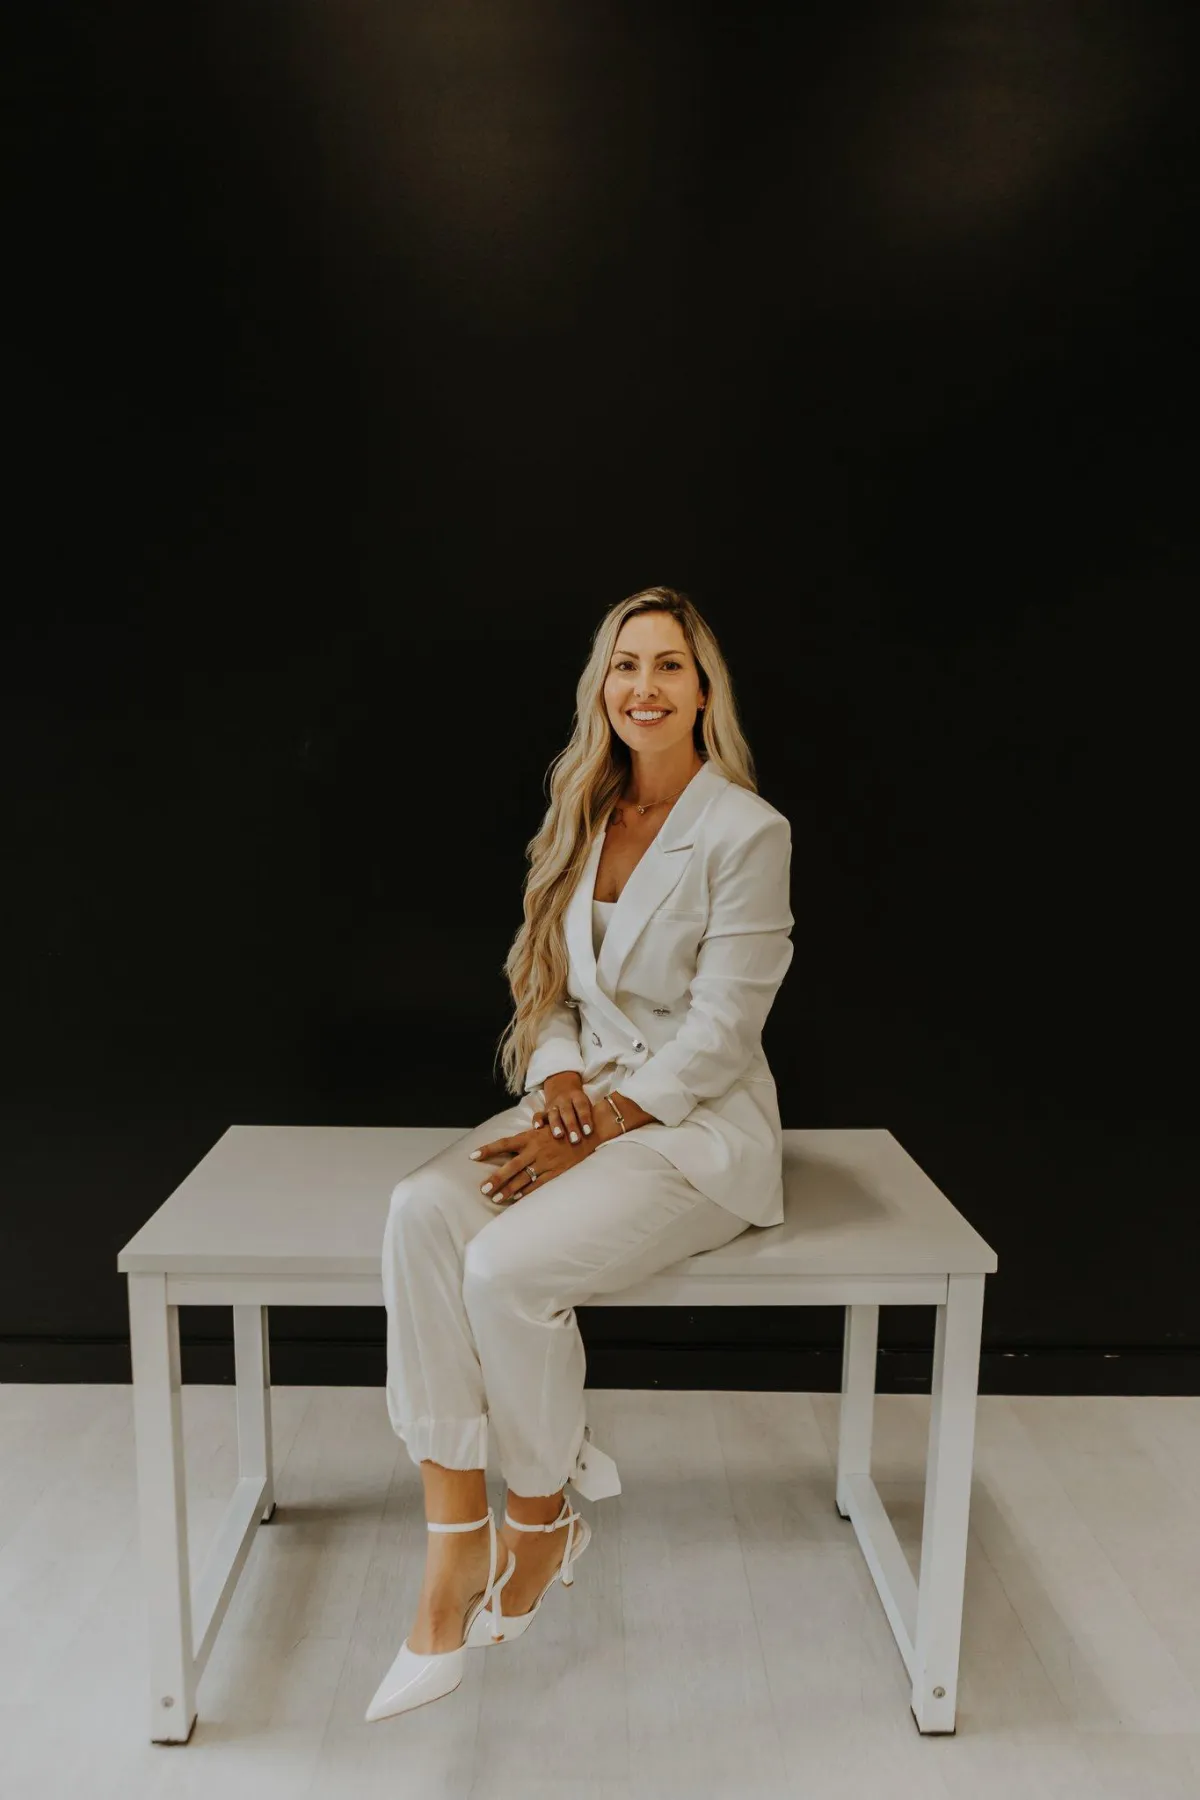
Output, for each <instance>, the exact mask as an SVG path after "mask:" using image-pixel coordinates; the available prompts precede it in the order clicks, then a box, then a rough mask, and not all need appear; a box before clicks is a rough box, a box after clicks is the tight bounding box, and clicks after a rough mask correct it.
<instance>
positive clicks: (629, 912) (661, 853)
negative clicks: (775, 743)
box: [580, 763, 727, 1016]
mask: <svg viewBox="0 0 1200 1800" xmlns="http://www.w3.org/2000/svg"><path fill="white" fill-rule="evenodd" d="M726 785H727V783H726V780H725V777H724V776H723V775H719V774H718V773H717V771H716V770H715V769H713V768H712V767H711V765H710V764H708V763H705V764H704V766H703V768H701V769H698V770H697V771H696V773H695V775H694V776H693V777H692V779H691V781H689V782H688V785H687V787H686V788H685V789H684V791H683V793H682V794H681V795H680V796H679V799H678V800H677V801H676V802H675V804H674V806H673V807H672V808H671V810H670V812H669V813H668V814H667V817H666V821H665V823H664V825H663V828H662V830H661V831H660V832H659V833H658V835H657V837H656V838H655V839H654V840H653V842H652V843H651V844H650V845H649V846H648V848H647V849H646V851H645V853H644V854H643V856H642V859H641V861H640V862H639V863H638V865H637V867H636V868H635V869H634V871H633V874H632V875H631V876H630V877H629V880H628V881H627V882H626V883H625V886H624V887H623V888H622V890H621V896H620V898H619V899H618V901H617V904H616V906H615V907H614V909H613V915H612V918H611V919H610V920H609V921H608V929H607V931H606V932H605V934H604V942H603V943H602V944H601V946H600V960H599V962H598V963H597V962H596V960H595V958H594V957H592V970H593V975H594V980H595V983H596V986H597V987H598V988H599V989H600V991H601V993H602V994H603V995H605V996H606V997H607V998H610V999H611V996H612V995H613V994H614V993H615V992H616V988H617V980H618V977H619V976H620V973H621V969H622V967H623V966H624V963H625V959H626V957H627V956H628V955H629V952H630V951H631V950H632V949H633V946H634V944H635V943H636V942H637V940H638V938H639V937H640V935H641V933H642V930H643V929H644V927H645V925H646V922H647V920H648V919H649V917H650V915H651V913H652V912H653V911H654V909H655V907H656V906H661V905H662V903H663V901H664V900H665V899H666V898H667V896H668V895H669V894H670V893H671V890H672V889H673V888H675V887H676V886H677V885H678V883H679V880H680V877H681V876H682V874H683V871H684V870H685V868H686V867H687V865H688V863H689V861H690V860H691V851H692V846H693V845H694V843H695V841H696V829H697V827H698V825H699V823H700V819H701V817H702V816H703V814H704V811H705V809H706V808H707V807H708V805H709V803H710V802H711V801H712V800H713V799H714V798H715V796H716V795H717V793H719V791H720V789H721V788H722V787H725V786H726ZM596 860H597V861H598V860H599V857H597V859H596ZM589 867H590V869H591V875H590V878H589V879H585V881H584V882H582V883H581V884H580V885H581V886H582V887H585V888H586V894H587V920H586V924H587V932H586V936H587V948H588V952H589V954H590V953H591V910H592V890H593V888H594V886H595V863H594V862H593V863H590V864H589ZM622 1016H624V1015H622Z"/></svg>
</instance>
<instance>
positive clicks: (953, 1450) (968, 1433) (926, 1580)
mask: <svg viewBox="0 0 1200 1800" xmlns="http://www.w3.org/2000/svg"><path fill="white" fill-rule="evenodd" d="M983 1283H984V1277H983V1276H982V1275H951V1276H950V1277H949V1285H948V1289H947V1295H946V1304H945V1305H944V1306H939V1307H938V1308H937V1309H936V1314H937V1316H936V1324H935V1327H934V1339H933V1388H932V1395H931V1405H930V1419H929V1449H928V1454H927V1457H926V1464H925V1514H924V1522H923V1525H922V1531H921V1576H920V1584H919V1588H918V1593H917V1628H916V1633H915V1641H914V1647H913V1662H912V1668H911V1673H912V1678H913V1686H912V1711H913V1717H914V1718H915V1719H916V1721H917V1726H918V1729H919V1730H920V1731H922V1732H936V1733H949V1732H952V1731H953V1730H954V1718H955V1709H956V1706H957V1701H958V1654H959V1645H960V1642H961V1638H962V1611H963V1588H964V1585H965V1580H966V1564H967V1524H968V1515H969V1512H970V1505H971V1467H972V1462H973V1459H974V1454H975V1401H976V1396H977V1394H978V1391H979V1349H980V1338H981V1335H982V1327H983Z"/></svg>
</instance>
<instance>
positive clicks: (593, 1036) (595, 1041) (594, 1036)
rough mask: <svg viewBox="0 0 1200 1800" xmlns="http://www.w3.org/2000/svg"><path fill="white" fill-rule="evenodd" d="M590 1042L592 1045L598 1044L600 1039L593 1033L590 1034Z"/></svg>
mask: <svg viewBox="0 0 1200 1800" xmlns="http://www.w3.org/2000/svg"><path fill="white" fill-rule="evenodd" d="M592 1042H593V1044H598V1043H599V1042H600V1039H599V1038H598V1037H597V1036H596V1034H595V1032H594V1031H593V1033H592Z"/></svg>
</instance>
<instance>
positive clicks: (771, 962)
mask: <svg viewBox="0 0 1200 1800" xmlns="http://www.w3.org/2000/svg"><path fill="white" fill-rule="evenodd" d="M603 842H604V831H603V828H598V829H597V831H596V836H595V840H594V842H593V843H592V846H591V851H590V854H589V856H588V859H587V862H586V863H585V864H584V868H583V873H582V875H581V876H580V878H579V883H578V886H577V887H576V888H575V890H574V892H573V894H572V895H571V898H570V900H569V902H568V904H567V911H566V916H565V932H566V943H567V954H568V960H569V965H570V968H569V976H568V983H567V998H566V1000H565V1001H564V1003H563V1004H561V1005H559V1006H556V1007H555V1008H554V1009H553V1010H552V1011H551V1012H550V1013H548V1014H547V1016H546V1018H545V1019H544V1020H543V1022H542V1027H541V1031H540V1033H539V1035H538V1040H537V1045H536V1048H535V1050H534V1053H533V1056H532V1057H531V1058H530V1062H529V1067H528V1069H527V1071H526V1076H525V1090H526V1092H529V1090H530V1089H532V1088H536V1087H540V1086H541V1084H542V1083H543V1082H544V1081H546V1080H547V1079H548V1077H549V1076H551V1075H556V1074H558V1073H559V1072H560V1071H562V1070H564V1069H574V1070H577V1071H578V1072H579V1073H580V1074H581V1075H582V1076H583V1079H584V1085H585V1087H586V1088H587V1091H588V1093H589V1094H591V1096H592V1098H593V1099H597V1098H599V1097H600V1096H602V1095H603V1094H606V1093H609V1092H614V1091H617V1090H619V1091H620V1092H621V1093H622V1094H628V1096H629V1098H630V1099H631V1100H635V1101H636V1102H637V1103H638V1105H639V1106H641V1107H643V1108H644V1109H645V1110H646V1112H649V1113H653V1114H654V1118H655V1120H656V1121H658V1120H661V1121H662V1122H661V1124H659V1123H655V1124H651V1125H639V1126H638V1127H637V1128H636V1130H631V1132H630V1136H633V1137H638V1138H641V1139H643V1140H644V1141H645V1142H646V1143H647V1144H649V1145H651V1146H652V1147H653V1148H654V1149H655V1150H658V1151H660V1152H661V1153H662V1155H663V1156H665V1157H666V1158H667V1160H668V1162H671V1163H673V1164H674V1165H675V1167H676V1168H677V1169H680V1170H681V1171H682V1172H683V1174H685V1175H686V1176H687V1178H688V1180H689V1181H691V1182H692V1184H693V1186H695V1187H697V1188H699V1189H700V1191H701V1193H703V1194H707V1195H708V1196H709V1198H710V1199H712V1200H716V1201H718V1202H719V1203H720V1204H721V1205H722V1206H726V1207H728V1208H729V1209H730V1211H731V1212H734V1213H736V1214H737V1215H738V1216H739V1217H740V1218H743V1219H745V1220H747V1221H748V1223H750V1224H752V1225H779V1224H782V1222H783V1179H782V1157H783V1141H782V1134H781V1129H780V1121H779V1103H778V1099H777V1097H776V1093H775V1081H774V1078H773V1076H772V1074H771V1071H770V1069H769V1068H768V1066H767V1059H766V1057H765V1056H764V1055H763V1048H762V1028H763V1023H764V1021H765V1020H766V1017H767V1014H768V1013H769V1011H770V1010H771V1003H772V1001H773V1000H774V998H775V995H776V992H777V991H778V988H779V984H780V982H781V981H782V980H783V977H784V975H785V974H786V973H787V969H788V966H789V964H790V963H791V960H792V943H791V938H790V936H789V933H790V932H791V928H792V925H793V922H794V921H793V918H792V913H791V908H790V905H789V892H788V881H789V874H790V867H791V853H792V839H791V827H790V825H789V824H788V821H787V820H786V819H785V818H784V816H783V814H782V813H780V812H777V811H776V810H775V808H774V807H773V806H771V805H770V804H769V803H768V802H767V801H766V800H764V799H762V797H761V796H760V795H758V794H754V793H751V792H750V790H749V789H748V788H743V787H739V786H738V785H737V784H736V783H735V782H731V781H727V780H726V779H725V777H724V776H723V775H720V774H718V773H717V771H716V770H715V769H714V768H713V767H712V765H711V764H710V763H705V764H704V766H703V768H701V769H699V770H698V771H697V773H696V774H695V775H694V776H693V777H692V780H691V781H690V782H689V783H688V785H687V787H686V788H685V789H684V791H683V793H682V794H681V796H680V797H679V799H678V800H677V801H676V802H675V805H674V806H673V807H672V808H671V811H670V812H669V813H668V814H667V818H666V821H665V823H664V825H663V827H662V829H661V831H660V832H659V833H658V836H657V837H656V838H655V839H654V841H653V843H651V844H650V846H649V848H648V849H647V850H646V851H645V853H644V855H643V856H642V859H641V861H640V862H639V863H638V865H637V867H636V868H635V869H634V871H633V874H632V875H631V876H630V877H629V880H628V881H627V882H626V883H625V886H624V888H623V890H622V892H621V896H620V898H619V899H618V900H617V902H616V904H615V906H614V907H613V911H612V914H611V916H610V918H609V921H608V927H607V930H606V932H605V935H604V941H603V943H602V944H601V946H600V956H599V960H597V958H596V956H595V955H594V953H593V950H592V893H593V890H594V888H595V884H596V867H597V864H598V863H599V861H600V851H601V848H602V846H603Z"/></svg>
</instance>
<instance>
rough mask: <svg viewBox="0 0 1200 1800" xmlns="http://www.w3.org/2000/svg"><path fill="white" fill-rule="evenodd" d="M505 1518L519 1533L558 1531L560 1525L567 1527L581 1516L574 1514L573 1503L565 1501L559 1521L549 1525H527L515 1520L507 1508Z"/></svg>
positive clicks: (554, 1520)
mask: <svg viewBox="0 0 1200 1800" xmlns="http://www.w3.org/2000/svg"><path fill="white" fill-rule="evenodd" d="M504 1517H505V1520H506V1521H507V1523H508V1524H509V1525H512V1526H515V1528H516V1529H517V1530H518V1531H557V1530H558V1527H559V1526H560V1525H566V1524H567V1523H568V1522H569V1521H570V1520H571V1519H577V1518H578V1517H579V1514H578V1513H576V1512H572V1511H571V1502H570V1501H569V1500H567V1499H564V1500H563V1503H562V1511H561V1512H560V1513H559V1515H558V1517H557V1519H551V1521H550V1523H549V1524H548V1525H526V1524H525V1523H524V1522H523V1521H522V1520H521V1519H514V1518H513V1516H512V1514H511V1513H510V1512H509V1510H508V1508H507V1506H506V1507H505V1509H504Z"/></svg>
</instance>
